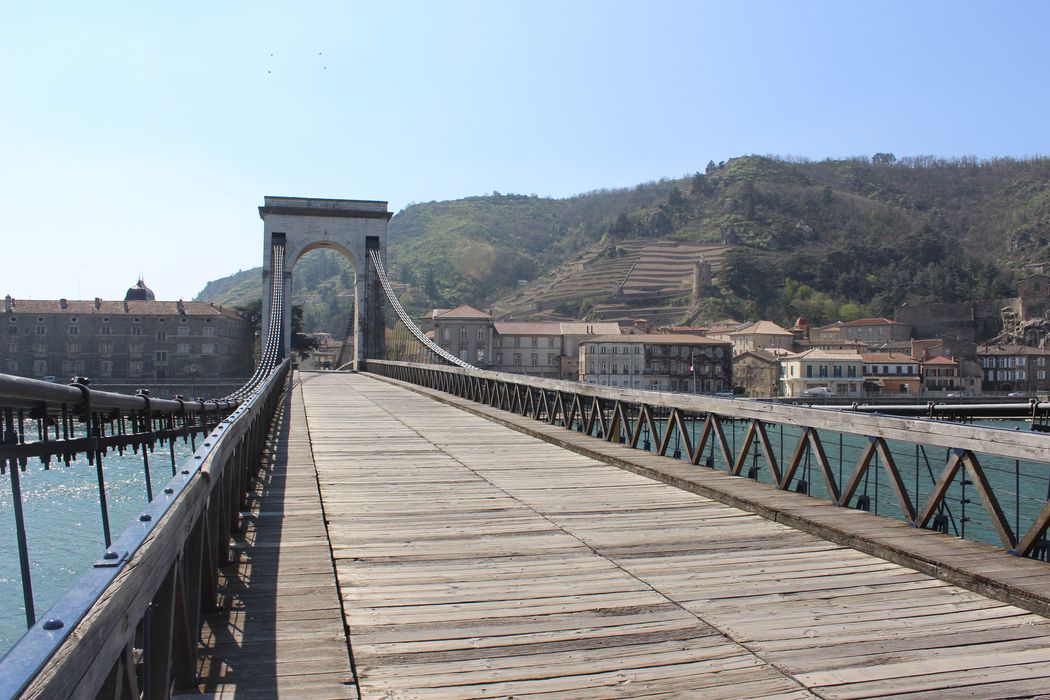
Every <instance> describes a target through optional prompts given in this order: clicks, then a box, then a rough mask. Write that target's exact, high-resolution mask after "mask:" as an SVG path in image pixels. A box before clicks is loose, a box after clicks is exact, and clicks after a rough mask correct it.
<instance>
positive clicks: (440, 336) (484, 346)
mask: <svg viewBox="0 0 1050 700" xmlns="http://www.w3.org/2000/svg"><path fill="white" fill-rule="evenodd" d="M439 311H441V310H440V309H434V311H433V313H432V314H431V322H432V324H433V327H434V329H433V330H434V342H436V343H437V344H438V345H440V346H441V347H443V348H445V350H446V351H448V352H450V353H452V354H453V355H455V356H456V357H458V358H459V359H461V360H463V361H464V362H469V363H470V364H472V365H475V366H477V367H482V366H488V364H489V362H490V358H491V357H492V333H493V330H492V314H489V313H486V312H484V311H481V310H480V309H475V308H474V307H473V306H469V305H467V304H462V305H461V306H457V307H456V308H454V309H448V310H444V311H442V312H441V313H438V312H439ZM425 330H428V329H425Z"/></svg>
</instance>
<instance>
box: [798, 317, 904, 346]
mask: <svg viewBox="0 0 1050 700" xmlns="http://www.w3.org/2000/svg"><path fill="white" fill-rule="evenodd" d="M813 338H815V339H818V340H832V339H839V340H860V341H862V342H864V343H867V344H868V347H871V348H876V347H878V346H880V345H884V344H885V343H890V342H893V341H906V340H909V339H910V338H911V327H910V326H907V325H905V324H903V323H898V322H897V321H892V320H890V319H888V318H882V317H879V318H860V319H857V320H855V321H845V322H843V321H836V322H835V323H832V324H830V325H827V326H822V327H821V328H818V329H816V330H815V331H813Z"/></svg>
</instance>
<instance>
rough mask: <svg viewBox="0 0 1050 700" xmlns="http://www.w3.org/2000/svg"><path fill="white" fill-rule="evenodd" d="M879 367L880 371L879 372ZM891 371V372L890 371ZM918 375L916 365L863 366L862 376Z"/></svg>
mask: <svg viewBox="0 0 1050 700" xmlns="http://www.w3.org/2000/svg"><path fill="white" fill-rule="evenodd" d="M880 367H881V369H882V371H881V372H880V371H879V368H880ZM891 369H892V370H893V371H892V372H891V371H890V370H891ZM917 373H918V366H917V365H906V366H904V365H864V374H869V375H872V374H903V375H904V376H906V377H910V376H914V375H915V374H917Z"/></svg>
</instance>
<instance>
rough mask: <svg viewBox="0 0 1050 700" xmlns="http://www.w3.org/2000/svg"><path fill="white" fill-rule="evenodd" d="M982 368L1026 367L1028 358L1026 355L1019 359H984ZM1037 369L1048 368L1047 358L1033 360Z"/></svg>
mask: <svg viewBox="0 0 1050 700" xmlns="http://www.w3.org/2000/svg"><path fill="white" fill-rule="evenodd" d="M980 359H981V367H984V368H985V369H993V368H995V367H1024V366H1025V363H1026V361H1027V360H1026V358H1025V356H1024V355H1021V356H1018V357H982V358H980ZM1032 359H1033V360H1034V361H1035V365H1036V366H1037V367H1046V356H1044V355H1040V356H1039V357H1035V358H1032Z"/></svg>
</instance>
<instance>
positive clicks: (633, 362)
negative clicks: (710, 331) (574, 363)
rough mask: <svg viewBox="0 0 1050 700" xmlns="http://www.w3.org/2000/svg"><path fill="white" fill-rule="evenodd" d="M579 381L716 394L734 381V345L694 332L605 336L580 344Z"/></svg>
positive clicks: (635, 387)
mask: <svg viewBox="0 0 1050 700" xmlns="http://www.w3.org/2000/svg"><path fill="white" fill-rule="evenodd" d="M579 367H580V374H579V381H580V382H582V383H585V384H597V385H599V386H612V387H617V386H618V387H628V388H632V389H648V390H653V391H679V392H685V393H715V392H721V391H729V390H730V389H731V388H732V386H733V364H732V345H731V344H730V343H727V342H725V341H720V340H713V339H711V338H705V337H703V336H698V335H679V334H645V335H605V336H597V337H594V338H590V339H587V340H584V341H583V342H582V343H580V364H579Z"/></svg>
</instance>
